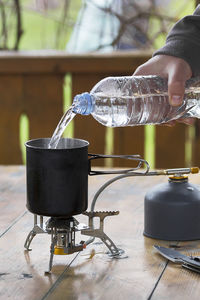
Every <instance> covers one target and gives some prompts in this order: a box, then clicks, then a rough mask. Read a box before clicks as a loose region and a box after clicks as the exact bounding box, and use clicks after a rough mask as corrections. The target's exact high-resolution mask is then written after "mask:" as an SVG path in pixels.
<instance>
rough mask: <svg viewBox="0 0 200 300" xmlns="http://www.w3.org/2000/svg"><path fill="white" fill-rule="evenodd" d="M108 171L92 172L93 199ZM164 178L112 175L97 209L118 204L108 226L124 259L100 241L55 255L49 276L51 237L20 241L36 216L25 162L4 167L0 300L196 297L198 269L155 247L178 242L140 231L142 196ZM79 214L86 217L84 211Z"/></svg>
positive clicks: (0, 179) (196, 248)
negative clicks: (28, 243) (28, 200)
mask: <svg viewBox="0 0 200 300" xmlns="http://www.w3.org/2000/svg"><path fill="white" fill-rule="evenodd" d="M110 177H111V176H110V175H109V176H94V177H90V178H89V202H91V199H92V197H93V196H94V193H95V192H96V191H97V189H98V188H99V187H100V186H101V185H102V184H103V183H104V182H105V181H106V180H107V179H108V178H110ZM166 181H167V177H165V176H158V177H145V178H144V177H142V178H140V177H134V178H133V177H130V178H126V179H122V180H120V181H117V182H115V183H114V184H112V185H111V186H110V187H109V188H107V189H106V190H105V191H104V192H103V193H102V195H101V196H100V198H99V200H98V203H97V205H96V209H97V210H120V214H119V215H118V216H113V217H108V218H107V221H106V226H105V232H106V233H107V234H108V235H109V236H110V237H111V239H112V240H113V241H114V242H115V243H116V244H117V246H118V247H120V248H122V249H124V250H125V252H126V256H127V258H124V259H111V258H110V257H109V256H108V255H107V254H106V252H107V249H106V247H105V246H104V245H103V244H102V243H100V242H99V240H95V242H94V243H93V244H90V245H89V246H88V247H87V248H86V249H85V250H84V251H82V252H80V253H78V254H77V253H76V254H72V255H66V256H55V258H54V266H53V270H52V274H51V275H48V276H45V275H44V271H45V270H47V269H48V262H49V246H50V236H49V235H48V234H40V235H37V236H36V237H35V238H34V240H33V242H32V251H31V252H28V253H27V252H26V251H24V247H23V244H24V241H25V239H26V236H27V234H28V233H29V231H30V230H31V229H32V227H33V215H31V214H30V213H29V212H27V210H26V207H25V189H26V188H25V168H24V167H22V166H9V167H5V166H1V167H0V209H1V217H0V259H1V264H0V299H12V300H14V299H20V300H23V299H28V300H31V299H48V300H50V299H56V300H62V299H70V300H71V299H81V300H85V299H95V300H96V299H109V300H112V299H114V300H117V299H123V300H125V299H131V300H132V299H136V300H139V299H158V300H161V299H170V300H171V299H175V300H178V299H181V300H182V299H188V300H189V299H199V298H200V275H199V274H196V273H194V272H191V271H189V270H185V269H183V268H181V267H180V266H178V265H175V264H173V263H171V262H169V261H167V260H166V259H165V258H162V257H161V256H160V255H159V254H157V253H156V252H155V251H154V249H153V245H154V244H159V245H164V246H169V245H171V244H172V243H173V244H174V242H166V241H160V240H153V239H150V238H146V237H144V236H143V202H144V201H143V199H144V195H145V193H146V192H147V191H148V189H149V188H151V187H152V186H153V185H155V184H157V183H160V182H166ZM190 182H193V183H200V179H199V175H191V176H190ZM77 219H78V220H79V221H82V222H84V223H87V218H86V217H85V216H78V217H77ZM186 222H187V220H186ZM84 238H85V236H82V239H84ZM86 239H87V237H86ZM178 245H179V246H180V248H179V250H182V251H183V253H186V254H189V253H193V254H194V253H195V254H196V255H200V241H192V242H181V243H178Z"/></svg>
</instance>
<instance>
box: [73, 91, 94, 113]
mask: <svg viewBox="0 0 200 300" xmlns="http://www.w3.org/2000/svg"><path fill="white" fill-rule="evenodd" d="M94 102H95V100H94V97H93V96H92V95H91V94H89V93H82V94H79V95H76V96H75V97H74V101H73V104H72V107H73V112H74V113H76V114H81V115H90V114H91V113H92V112H93V108H94Z"/></svg>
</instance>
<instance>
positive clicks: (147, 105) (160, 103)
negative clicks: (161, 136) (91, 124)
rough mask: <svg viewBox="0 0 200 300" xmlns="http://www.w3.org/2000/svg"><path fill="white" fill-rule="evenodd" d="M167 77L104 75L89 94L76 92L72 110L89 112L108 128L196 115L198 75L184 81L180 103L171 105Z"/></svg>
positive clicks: (199, 104)
mask: <svg viewBox="0 0 200 300" xmlns="http://www.w3.org/2000/svg"><path fill="white" fill-rule="evenodd" d="M167 90H168V85H167V79H164V78H161V77H159V76H152V75H151V76H126V77H107V78H104V79H103V80H101V81H100V82H98V83H97V84H96V85H95V86H94V88H93V89H92V90H91V92H90V93H83V94H80V95H77V96H76V97H75V98H74V101H73V112H74V113H78V114H81V115H90V114H91V115H92V116H93V117H94V118H95V119H96V120H97V121H98V122H99V123H101V124H103V125H105V126H109V127H121V126H134V125H145V124H162V123H167V122H169V121H172V120H177V119H179V118H189V117H194V118H200V77H196V78H192V79H190V80H188V81H187V82H186V87H185V96H184V100H183V104H182V105H180V106H177V107H174V106H171V105H170V104H169V100H168V92H167Z"/></svg>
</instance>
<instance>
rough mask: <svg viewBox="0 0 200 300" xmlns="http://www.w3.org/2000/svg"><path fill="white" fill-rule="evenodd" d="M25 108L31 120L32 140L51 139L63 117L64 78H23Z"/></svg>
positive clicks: (58, 76) (52, 76)
mask: <svg viewBox="0 0 200 300" xmlns="http://www.w3.org/2000/svg"><path fill="white" fill-rule="evenodd" d="M23 83H24V90H23V107H24V112H25V113H26V114H27V115H28V118H29V130H30V139H33V138H41V137H42V138H44V137H51V136H52V134H53V132H54V130H55V128H56V126H57V124H58V122H59V121H60V119H61V117H62V115H63V76H62V75H59V74H57V75H52V74H48V75H47V74H46V75H44V74H42V75H41V74H37V75H26V76H24V77H23Z"/></svg>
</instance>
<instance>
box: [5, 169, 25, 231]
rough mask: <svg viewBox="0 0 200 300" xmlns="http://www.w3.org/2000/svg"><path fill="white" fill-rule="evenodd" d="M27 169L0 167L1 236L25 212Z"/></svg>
mask: <svg viewBox="0 0 200 300" xmlns="http://www.w3.org/2000/svg"><path fill="white" fill-rule="evenodd" d="M25 190H26V188H25V167H22V166H9V167H8V166H0V210H1V216H0V236H1V235H2V234H3V233H4V232H5V231H6V230H7V229H8V228H9V227H10V226H11V225H12V224H13V223H14V222H15V221H16V219H17V218H19V217H20V216H21V215H22V214H23V213H24V210H25V205H26V201H25Z"/></svg>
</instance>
